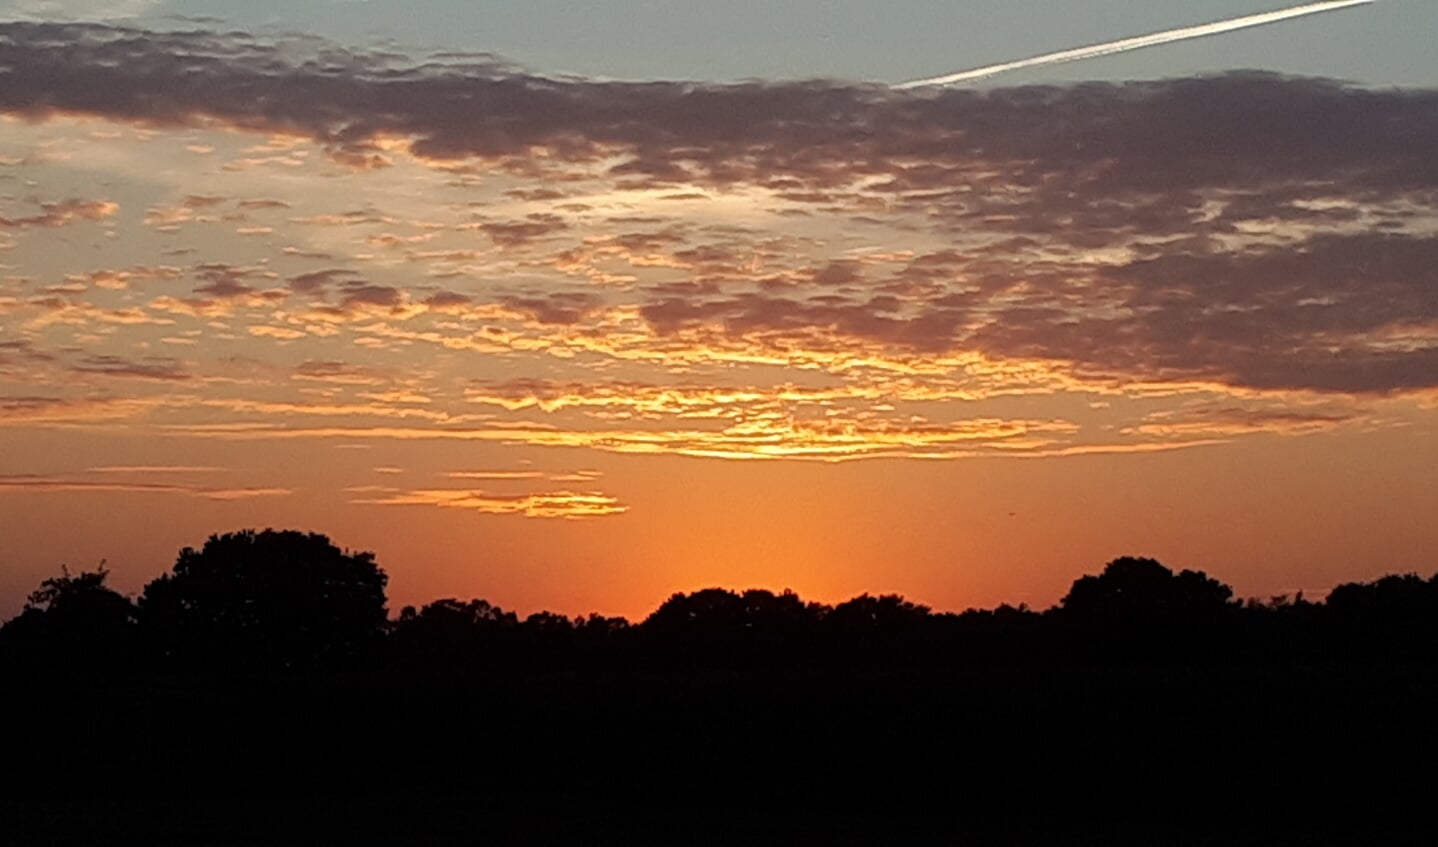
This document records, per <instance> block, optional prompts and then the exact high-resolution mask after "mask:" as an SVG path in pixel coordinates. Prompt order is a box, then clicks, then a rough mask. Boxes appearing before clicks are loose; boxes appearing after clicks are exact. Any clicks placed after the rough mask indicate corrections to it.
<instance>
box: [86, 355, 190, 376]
mask: <svg viewBox="0 0 1438 847" xmlns="http://www.w3.org/2000/svg"><path fill="white" fill-rule="evenodd" d="M70 370H72V371H74V372H75V373H81V374H94V375H98V376H111V377H121V378H126V379H153V380H161V381H166V382H183V381H185V380H189V379H193V376H192V375H191V374H190V373H189V372H188V371H187V370H185V367H184V365H183V364H182V363H180V362H178V361H176V360H175V359H169V358H165V357H161V356H149V357H146V358H145V359H142V360H140V361H135V360H132V359H126V358H124V357H122V356H112V355H91V356H84V357H82V358H81V359H80V362H79V363H78V364H74V365H71V366H70Z"/></svg>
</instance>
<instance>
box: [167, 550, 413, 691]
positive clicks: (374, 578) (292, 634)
mask: <svg viewBox="0 0 1438 847" xmlns="http://www.w3.org/2000/svg"><path fill="white" fill-rule="evenodd" d="M386 581H387V577H386V576H385V573H384V571H383V570H381V569H380V568H379V567H378V566H377V565H376V564H375V561H374V555H373V554H372V553H346V552H343V551H341V550H340V549H339V548H338V547H336V546H334V545H333V544H331V543H330V540H329V539H328V538H327V537H325V536H323V535H318V534H315V533H309V534H305V533H301V532H295V531H292V530H287V531H283V532H277V531H275V530H270V529H267V530H265V531H263V532H258V533H257V532H255V531H254V530H243V531H240V532H234V533H228V534H225V535H214V536H211V537H210V539H209V540H208V541H206V542H205V546H204V547H203V548H202V549H200V550H194V549H192V548H188V547H187V548H185V549H184V550H181V551H180V554H179V557H178V558H177V559H176V561H175V566H174V569H173V570H172V572H171V573H168V574H165V575H163V576H161V577H159V578H158V579H156V580H154V581H153V582H151V583H150V584H149V585H147V586H145V591H144V595H143V596H142V597H141V598H140V611H141V614H142V619H143V623H144V626H145V629H146V630H147V632H148V633H149V634H150V635H151V636H152V637H153V638H154V639H155V640H156V643H157V646H158V647H159V649H160V650H161V652H162V653H163V654H165V655H167V656H168V657H170V658H172V659H177V660H180V661H188V660H202V661H212V660H220V661H230V662H237V663H240V664H242V665H252V666H258V667H268V668H275V667H281V668H283V667H302V666H314V665H317V664H325V663H330V662H335V661H340V660H343V659H345V658H347V657H353V656H355V655H357V654H359V653H362V652H364V651H366V650H368V649H370V648H371V647H372V646H374V644H375V643H376V642H377V641H378V639H379V638H381V637H382V635H383V633H384V627H385V621H386V612H385V594H384V589H385V584H386Z"/></svg>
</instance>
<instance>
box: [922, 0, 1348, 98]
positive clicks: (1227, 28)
mask: <svg viewBox="0 0 1438 847" xmlns="http://www.w3.org/2000/svg"><path fill="white" fill-rule="evenodd" d="M1372 3H1373V0H1327V2H1322V3H1309V4H1307V5H1303V6H1294V7H1293V8H1290V9H1279V10H1277V11H1273V12H1263V13H1260V14H1257V15H1245V16H1244V17H1241V18H1233V19H1232V20H1227V21H1216V22H1214V23H1209V24H1199V25H1198V26H1189V27H1183V28H1181V29H1171V30H1166V31H1164V32H1155V33H1151V34H1149V35H1137V36H1133V37H1131V38H1122V39H1119V40H1118V41H1109V42H1105V43H1103V44H1093V45H1090V46H1088V47H1076V48H1073V49H1071V50H1060V51H1059V52H1057V53H1045V54H1044V55H1042V56H1034V57H1032V58H1028V59H1020V60H1018V61H1016V62H1004V63H1002V64H998V65H988V66H986V67H982V68H974V69H973V70H968V71H959V72H958V73H952V74H944V75H943V76H935V77H928V78H926V79H916V80H913V81H911V82H905V83H901V84H899V85H896V86H894V87H895V88H897V89H901V90H903V89H909V88H924V87H928V86H935V85H953V84H954V83H959V82H972V81H974V80H978V79H985V78H987V77H991V76H997V75H999V74H1003V73H1008V72H1009V71H1017V70H1023V69H1024V68H1037V67H1042V66H1044V65H1059V64H1064V63H1066V62H1077V61H1080V60H1083V59H1096V58H1098V57H1100V56H1111V55H1113V54H1114V53H1127V52H1128V51H1130V50H1142V49H1143V48H1145V47H1157V46H1159V45H1160V44H1171V43H1173V42H1175V41H1187V40H1189V39H1191V38H1205V37H1207V36H1210V35H1221V34H1223V33H1225V32H1233V31H1234V30H1239V29H1248V28H1250V27H1256V26H1265V25H1267V24H1274V23H1279V22H1280V21H1286V20H1290V19H1292V18H1301V17H1305V16H1307V15H1316V14H1319V13H1320V12H1336V11H1338V10H1339V9H1346V8H1348V7H1349V6H1367V5H1370V4H1372Z"/></svg>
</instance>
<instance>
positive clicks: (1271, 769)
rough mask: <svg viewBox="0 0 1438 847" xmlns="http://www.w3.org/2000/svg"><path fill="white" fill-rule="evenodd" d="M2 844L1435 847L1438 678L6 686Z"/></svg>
mask: <svg viewBox="0 0 1438 847" xmlns="http://www.w3.org/2000/svg"><path fill="white" fill-rule="evenodd" d="M7 683H8V684H7V687H6V691H5V703H6V706H5V708H6V712H7V715H8V716H7V718H6V723H5V726H6V742H5V748H6V749H5V757H4V762H5V771H6V774H7V783H8V784H9V785H10V786H11V787H10V788H9V789H8V790H7V791H5V793H4V795H3V797H4V799H3V804H4V818H5V820H6V821H7V823H6V825H5V828H6V830H7V832H8V835H7V836H6V837H5V839H4V841H5V843H14V844H30V843H36V844H39V843H96V844H101V843H133V844H169V843H175V844H273V843H313V844H328V843H335V844H339V843H356V842H364V843H377V842H382V843H391V844H422V843H475V844H478V843H538V842H547V841H559V840H563V841H579V842H581V843H584V842H589V841H595V842H601V843H603V842H609V841H620V840H622V841H656V840H657V841H663V842H665V843H676V844H683V843H754V842H757V841H766V842H769V841H788V842H791V843H931V842H935V841H937V842H938V843H976V842H979V843H991V842H1013V843H1095V844H1100V843H1112V842H1113V839H1115V838H1123V839H1130V838H1131V839H1134V840H1136V841H1138V842H1142V843H1152V844H1167V843H1214V844H1232V843H1370V844H1374V843H1433V839H1434V835H1433V830H1434V817H1433V815H1434V811H1435V803H1434V799H1433V797H1434V795H1433V793H1432V791H1433V788H1434V784H1435V778H1434V763H1435V757H1434V754H1435V752H1438V751H1435V747H1434V741H1435V737H1438V732H1435V719H1438V709H1435V707H1438V670H1435V668H1434V667H1433V666H1432V664H1431V663H1430V662H1427V661H1393V662H1383V663H1379V664H1373V663H1367V662H1360V661H1343V662H1337V663H1302V664H1298V663H1287V664H1275V663H1270V662H1261V663H1254V664H1241V663H1240V664H1235V663H1224V664H1214V663H1171V664H1166V665H1162V666H1155V665H1152V664H1144V663H1141V662H1137V663H1136V662H1121V663H1088V664H1069V665H1065V666H1048V667H1045V666H1027V667H1022V668H1017V667H1015V668H1007V669H1005V668H996V667H974V668H967V669H966V668H962V667H944V668H937V667H927V668H926V667H882V666H869V667H864V668H858V669H842V668H834V667H828V668H811V669H803V668H794V667H788V668H768V669H764V668H758V669H756V668H748V669H730V670H725V669H719V668H713V667H710V668H692V667H691V668H683V667H664V668H653V667H628V668H612V667H611V668H605V669H592V670H585V671H576V672H561V671H554V670H550V671H538V670H533V671H526V670H524V669H515V668H510V669H503V670H497V671H488V672H478V671H476V672H464V673H460V672H455V673H439V672H428V671H427V672H424V673H405V672H401V671H387V672H383V673H376V672H367V673H365V674H363V675H348V676H347V675H341V674H325V675H308V676H304V677H292V678H286V677H283V676H278V677H277V676H267V677H251V678H247V679H237V678H229V679H225V680H216V679H204V678H200V677H195V676H189V677H185V678H176V677H166V676H164V675H162V674H150V675H142V676H129V677H125V678H113V679H109V680H105V679H96V678H94V677H86V678H84V679H76V678H68V679H67V678H66V677H64V676H63V675H61V676H55V675H53V674H52V675H48V676H47V675H41V676H37V677H34V678H30V679H11V680H8V681H7Z"/></svg>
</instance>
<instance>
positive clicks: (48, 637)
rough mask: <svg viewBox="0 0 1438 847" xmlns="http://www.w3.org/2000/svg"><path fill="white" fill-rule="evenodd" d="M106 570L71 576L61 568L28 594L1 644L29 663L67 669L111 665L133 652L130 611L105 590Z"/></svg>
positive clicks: (129, 606)
mask: <svg viewBox="0 0 1438 847" xmlns="http://www.w3.org/2000/svg"><path fill="white" fill-rule="evenodd" d="M109 575H110V572H109V571H108V570H106V569H105V564H104V563H103V562H101V563H100V566H99V567H98V568H97V569H95V570H93V571H81V572H80V573H78V574H71V573H70V571H69V569H68V568H65V567H63V566H62V567H61V569H60V576H57V577H50V578H49V579H46V580H44V581H43V582H41V583H40V587H39V588H37V589H35V591H33V592H31V593H30V596H29V597H28V598H27V601H26V603H25V607H24V609H23V610H22V611H21V613H20V614H19V616H17V617H16V618H15V619H13V620H11V621H9V622H8V623H6V624H5V626H4V627H3V628H0V640H3V641H4V642H5V643H6V644H7V645H9V646H10V647H12V648H15V649H24V650H26V651H28V652H30V653H31V655H32V657H33V658H39V659H41V660H43V661H46V662H49V663H52V664H59V665H63V666H68V667H76V666H85V667H90V666H94V665H96V664H100V663H104V662H110V661H114V660H115V659H117V658H119V657H120V656H121V655H122V654H124V653H126V652H127V651H128V650H129V649H130V647H131V646H132V642H133V641H134V637H135V630H136V626H135V624H136V613H135V606H134V604H133V603H131V602H130V601H129V599H128V598H126V597H125V596H124V595H122V594H120V593H119V592H118V591H115V590H114V589H112V588H110V587H109V586H107V585H106V584H105V581H106V579H107V578H108V577H109Z"/></svg>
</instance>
